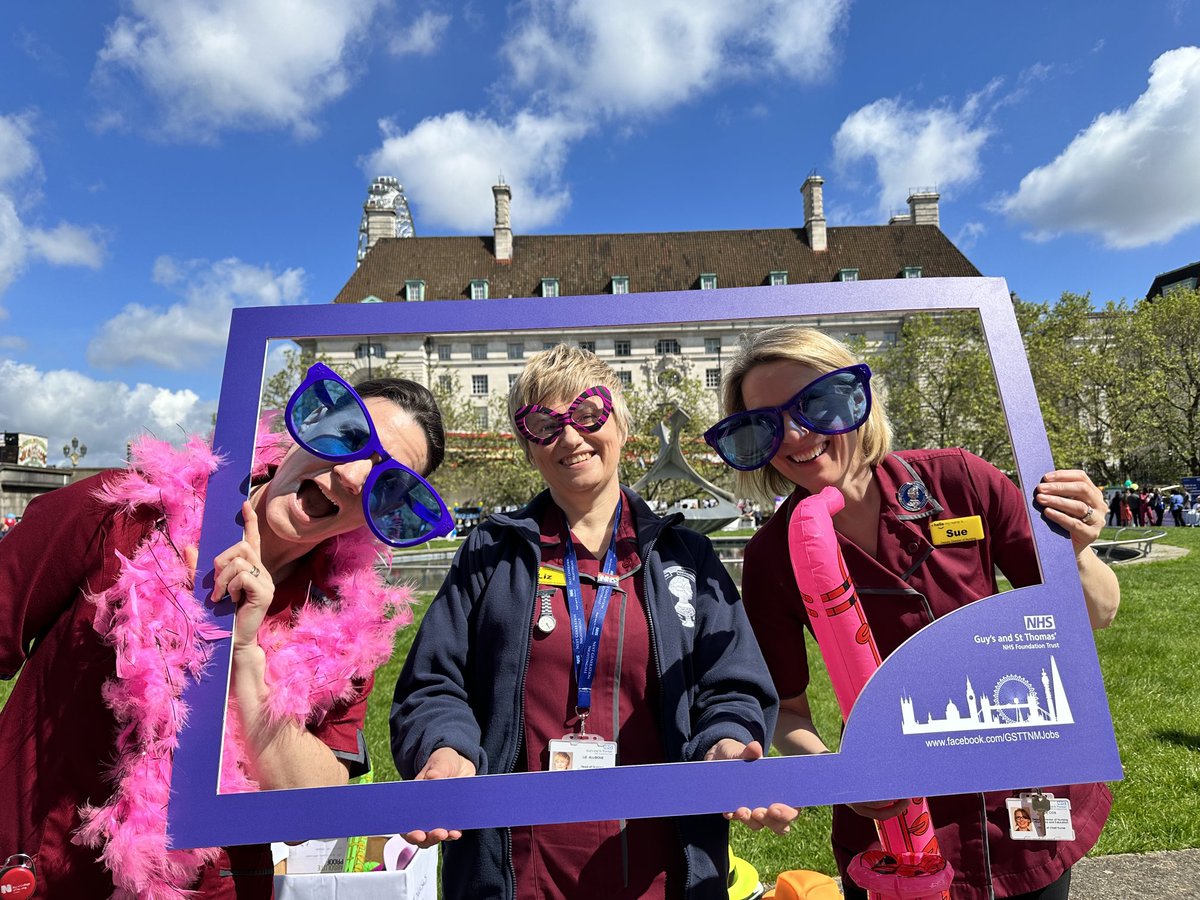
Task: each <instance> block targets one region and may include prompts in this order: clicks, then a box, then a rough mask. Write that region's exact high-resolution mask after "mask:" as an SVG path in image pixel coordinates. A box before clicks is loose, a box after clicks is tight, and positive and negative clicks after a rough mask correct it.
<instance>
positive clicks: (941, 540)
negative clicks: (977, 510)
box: [929, 516, 983, 547]
mask: <svg viewBox="0 0 1200 900" xmlns="http://www.w3.org/2000/svg"><path fill="white" fill-rule="evenodd" d="M929 532H930V538H931V540H932V541H933V546H935V547H940V546H942V545H943V544H961V543H963V542H964V541H981V540H983V519H981V518H979V516H963V517H962V518H961V519H939V520H938V521H936V522H930V523H929Z"/></svg>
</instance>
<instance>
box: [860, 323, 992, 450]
mask: <svg viewBox="0 0 1200 900" xmlns="http://www.w3.org/2000/svg"><path fill="white" fill-rule="evenodd" d="M898 338H899V339H898V340H897V342H896V343H895V344H894V345H892V346H890V347H888V348H886V349H884V350H882V351H880V353H879V354H878V355H877V356H876V357H875V359H873V360H872V361H871V367H872V369H873V370H874V371H875V372H876V373H877V375H878V376H879V377H880V380H881V381H882V382H883V386H884V387H885V388H886V396H887V407H888V414H889V417H890V419H891V421H892V428H893V432H894V443H895V445H896V446H897V447H901V448H913V447H962V448H964V449H966V450H969V451H971V452H972V453H975V454H977V455H979V456H982V457H983V458H984V459H987V460H989V461H991V462H992V463H994V464H995V465H996V466H998V467H999V468H1000V469H1002V470H1004V471H1006V472H1011V471H1013V469H1014V463H1013V458H1012V445H1011V443H1010V441H1009V437H1008V431H1007V429H1006V428H1005V420H1004V416H1003V413H1002V411H1001V407H1000V398H999V393H998V391H997V389H996V380H995V376H994V374H993V372H992V364H991V358H990V356H989V354H988V350H987V346H986V345H985V343H984V341H983V332H982V328H981V326H980V321H979V316H978V314H977V313H974V312H950V313H916V314H914V315H910V316H908V317H906V318H905V320H904V324H903V326H902V327H901V330H900V334H899V336H898Z"/></svg>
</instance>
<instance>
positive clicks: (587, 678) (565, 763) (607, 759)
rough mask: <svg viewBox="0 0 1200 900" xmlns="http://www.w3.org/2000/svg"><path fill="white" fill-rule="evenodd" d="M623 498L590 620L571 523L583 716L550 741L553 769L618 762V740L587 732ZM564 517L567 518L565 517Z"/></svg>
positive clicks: (569, 567)
mask: <svg viewBox="0 0 1200 900" xmlns="http://www.w3.org/2000/svg"><path fill="white" fill-rule="evenodd" d="M621 504H622V499H618V500H617V510H616V515H615V516H614V518H613V530H612V537H611V538H610V540H609V542H608V552H607V553H605V554H604V563H603V565H602V566H601V568H600V573H599V574H598V575H597V576H596V581H597V586H596V599H595V601H594V602H593V603H592V617H591V620H590V621H585V619H584V612H583V590H582V588H581V586H580V580H579V560H578V558H577V557H576V555H575V543H574V541H572V539H571V526H570V523H569V522H568V523H566V524H567V534H566V540H565V542H564V546H563V580H564V582H565V584H564V585H563V589H564V590H565V591H566V594H567V613H568V615H569V616H570V619H571V663H572V666H573V668H574V670H575V691H576V693H575V715H576V716H578V718H579V731H578V733H576V734H568V735H563V737H562V738H561V739H559V740H557V741H550V769H551V771H554V770H556V769H557V770H565V769H604V768H610V767H612V766H615V765H616V764H617V744H616V742H615V741H606V740H604V739H603V738H601V737H600V736H599V735H592V734H588V733H587V719H588V716H589V715H590V714H591V708H592V682H593V680H594V679H595V677H596V665H597V661H598V659H599V656H600V635H601V634H602V633H603V631H604V616H605V613H607V612H608V603H609V601H610V600H611V599H612V592H613V588H614V587H615V586H616V585H617V583H618V581H619V578H618V576H617V530H618V529H619V528H620V526H621ZM564 519H565V516H564Z"/></svg>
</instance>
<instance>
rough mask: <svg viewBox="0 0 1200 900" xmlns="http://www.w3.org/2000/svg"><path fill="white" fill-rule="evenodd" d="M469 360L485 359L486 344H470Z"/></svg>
mask: <svg viewBox="0 0 1200 900" xmlns="http://www.w3.org/2000/svg"><path fill="white" fill-rule="evenodd" d="M471 359H487V344H472V345H471Z"/></svg>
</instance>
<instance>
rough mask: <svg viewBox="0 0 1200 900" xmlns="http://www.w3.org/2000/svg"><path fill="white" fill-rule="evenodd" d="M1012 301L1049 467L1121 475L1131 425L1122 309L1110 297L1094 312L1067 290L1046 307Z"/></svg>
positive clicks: (1108, 478)
mask: <svg viewBox="0 0 1200 900" xmlns="http://www.w3.org/2000/svg"><path fill="white" fill-rule="evenodd" d="M1013 305H1014V308H1015V312H1016V316H1017V322H1018V325H1019V327H1020V329H1021V335H1022V338H1023V340H1024V342H1025V350H1026V353H1027V355H1028V358H1029V367H1030V371H1031V373H1032V375H1033V382H1034V386H1035V387H1036V389H1037V394H1038V401H1039V404H1040V407H1041V412H1042V419H1043V420H1044V422H1045V425H1046V434H1047V436H1048V437H1049V440H1050V449H1051V452H1052V454H1053V457H1054V463H1055V465H1056V466H1059V467H1060V468H1082V469H1084V470H1085V471H1087V472H1088V473H1089V474H1091V475H1092V477H1093V478H1094V479H1096V480H1097V481H1099V482H1102V483H1110V484H1111V483H1116V482H1118V481H1120V480H1122V479H1123V478H1124V474H1123V473H1124V472H1125V471H1126V467H1127V465H1128V461H1127V458H1126V457H1127V456H1128V452H1129V450H1128V448H1129V446H1130V440H1131V438H1134V437H1135V436H1136V435H1137V433H1138V430H1139V429H1138V427H1137V421H1138V419H1139V414H1138V413H1137V411H1136V409H1135V408H1132V407H1131V403H1134V404H1136V403H1137V402H1138V400H1137V393H1138V385H1137V383H1136V368H1135V367H1134V366H1133V365H1132V363H1131V361H1130V360H1129V359H1128V358H1127V357H1128V347H1129V344H1130V338H1129V329H1130V322H1131V316H1130V310H1129V308H1128V307H1127V306H1126V305H1125V304H1124V303H1119V304H1117V303H1111V302H1110V303H1109V304H1108V305H1107V306H1105V308H1104V309H1102V310H1100V311H1099V312H1097V311H1094V310H1093V309H1092V304H1091V300H1090V298H1089V297H1088V295H1086V294H1073V293H1069V292H1068V293H1064V294H1063V295H1062V296H1061V297H1060V298H1059V300H1058V302H1057V303H1054V304H1049V303H1026V302H1025V301H1022V300H1020V299H1018V298H1014V300H1013Z"/></svg>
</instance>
